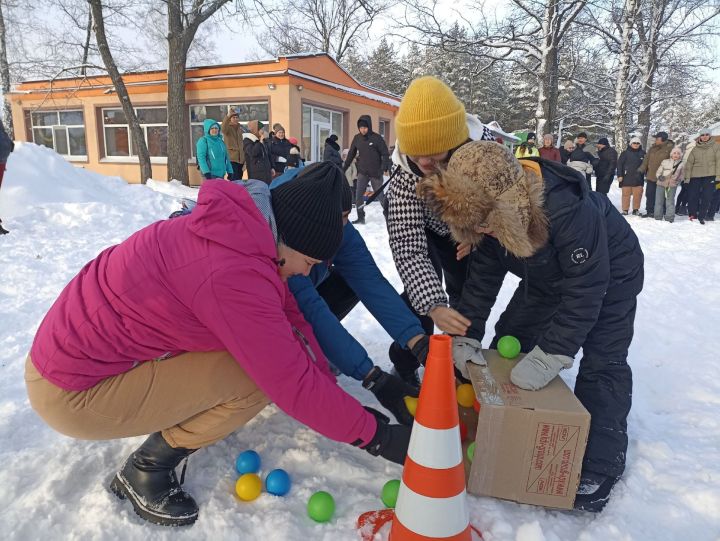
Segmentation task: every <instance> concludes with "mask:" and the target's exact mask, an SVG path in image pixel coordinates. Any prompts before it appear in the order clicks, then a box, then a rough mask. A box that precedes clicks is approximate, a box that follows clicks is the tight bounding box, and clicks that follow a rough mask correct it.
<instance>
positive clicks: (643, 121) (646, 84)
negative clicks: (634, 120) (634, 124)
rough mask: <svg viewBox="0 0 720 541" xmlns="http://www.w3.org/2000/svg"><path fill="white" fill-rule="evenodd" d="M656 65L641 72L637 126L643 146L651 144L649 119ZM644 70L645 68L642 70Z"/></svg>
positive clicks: (646, 146) (647, 146)
mask: <svg viewBox="0 0 720 541" xmlns="http://www.w3.org/2000/svg"><path fill="white" fill-rule="evenodd" d="M656 70H657V67H655V68H650V69H648V70H647V71H646V72H645V73H643V77H642V87H641V88H640V110H639V112H638V128H639V129H640V132H641V134H642V135H641V139H642V141H643V145H645V148H649V146H650V145H651V144H652V142H651V141H649V138H650V121H651V109H652V101H653V83H654V82H655V73H656ZM643 71H645V70H643Z"/></svg>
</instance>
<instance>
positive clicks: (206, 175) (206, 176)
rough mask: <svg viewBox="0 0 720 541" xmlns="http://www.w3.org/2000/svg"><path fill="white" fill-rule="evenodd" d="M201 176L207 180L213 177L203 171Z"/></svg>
mask: <svg viewBox="0 0 720 541" xmlns="http://www.w3.org/2000/svg"><path fill="white" fill-rule="evenodd" d="M203 176H204V177H205V178H206V179H208V180H211V179H212V178H213V176H212V175H211V174H210V173H205V174H204V175H203Z"/></svg>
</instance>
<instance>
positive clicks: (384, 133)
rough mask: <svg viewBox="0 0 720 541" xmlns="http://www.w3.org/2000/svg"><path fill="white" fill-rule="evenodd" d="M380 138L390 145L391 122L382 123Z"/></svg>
mask: <svg viewBox="0 0 720 541" xmlns="http://www.w3.org/2000/svg"><path fill="white" fill-rule="evenodd" d="M379 130H380V137H382V138H383V139H385V143H389V141H388V137H389V136H390V122H389V121H387V120H381V121H380V127H379Z"/></svg>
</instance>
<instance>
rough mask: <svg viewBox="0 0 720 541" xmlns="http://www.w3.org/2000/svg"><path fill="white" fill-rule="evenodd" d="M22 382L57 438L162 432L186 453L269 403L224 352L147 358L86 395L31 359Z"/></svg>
mask: <svg viewBox="0 0 720 541" xmlns="http://www.w3.org/2000/svg"><path fill="white" fill-rule="evenodd" d="M25 384H26V385H27V391H28V397H29V398H30V404H31V405H32V407H33V409H34V410H35V411H36V412H37V413H38V415H40V417H42V418H43V420H45V422H46V423H47V424H48V425H50V426H51V427H52V428H54V429H55V430H57V431H58V432H60V433H62V434H65V435H67V436H71V437H73V438H79V439H86V440H106V439H115V438H126V437H130V436H140V435H144V434H150V433H152V432H157V431H162V435H163V437H164V438H165V441H167V442H168V443H169V444H170V445H171V446H172V447H183V448H185V449H199V448H201V447H207V446H208V445H211V444H213V443H215V442H216V441H220V440H221V439H223V438H224V437H226V436H227V435H228V434H231V433H232V432H233V431H235V430H237V429H238V428H239V427H241V426H243V425H244V424H245V423H247V422H248V421H249V420H250V419H252V418H253V417H255V416H256V415H257V414H258V413H259V412H260V411H261V410H262V409H263V408H264V407H265V406H266V405H267V404H268V402H269V400H268V398H267V397H266V396H265V394H264V393H263V392H262V391H261V390H259V389H258V388H257V387H256V385H255V383H254V382H253V381H252V380H251V379H250V377H249V376H248V375H247V374H246V373H245V371H244V370H243V369H242V368H241V367H240V365H239V364H238V363H237V362H236V361H235V359H233V357H232V356H230V354H229V353H228V352H226V351H214V352H209V353H185V354H183V355H178V356H177V357H173V358H171V359H166V360H163V361H147V362H144V363H141V364H139V365H138V366H137V367H135V368H133V369H132V370H130V371H129V372H125V373H124V374H120V375H117V376H113V377H110V378H107V379H105V380H103V381H101V382H100V383H98V384H97V385H95V386H94V387H92V388H90V389H87V390H85V391H66V390H65V389H61V388H60V387H57V386H56V385H54V384H52V383H50V382H49V381H47V380H46V379H45V378H43V377H42V376H41V375H40V373H39V372H38V371H37V369H36V368H35V366H34V365H33V364H32V362H31V360H30V357H29V356H28V358H27V360H26V361H25Z"/></svg>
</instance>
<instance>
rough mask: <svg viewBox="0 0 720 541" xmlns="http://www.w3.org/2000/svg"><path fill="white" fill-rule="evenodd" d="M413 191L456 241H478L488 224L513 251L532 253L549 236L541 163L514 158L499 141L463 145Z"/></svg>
mask: <svg viewBox="0 0 720 541" xmlns="http://www.w3.org/2000/svg"><path fill="white" fill-rule="evenodd" d="M417 190H418V195H419V197H420V198H421V199H423V200H424V201H425V202H426V203H427V205H428V207H429V208H430V209H432V210H433V212H435V213H436V214H437V216H439V217H440V218H441V219H442V220H443V221H444V222H446V223H447V224H448V226H449V227H450V232H451V233H452V236H453V237H454V238H455V240H456V241H458V242H466V243H470V244H477V243H479V242H480V241H481V240H482V238H483V233H482V230H483V229H487V230H490V231H492V232H493V235H494V236H495V237H496V238H497V239H498V241H499V242H500V244H502V245H503V246H504V247H505V248H506V249H507V250H508V251H509V252H511V253H512V254H513V255H515V256H517V257H530V256H532V255H533V254H534V253H535V252H536V251H537V250H539V249H540V248H541V247H542V246H544V245H545V243H546V242H547V240H548V219H547V217H546V215H545V211H544V208H543V207H544V185H543V180H542V174H541V171H540V166H539V164H538V163H537V162H535V161H530V160H522V161H519V160H517V159H515V158H514V157H513V155H512V153H511V152H510V150H509V149H507V148H506V147H505V146H503V145H499V144H498V143H495V142H492V141H472V142H470V143H467V144H465V145H463V146H461V147H460V148H459V149H457V150H456V151H455V153H454V154H453V156H452V158H451V159H450V161H449V163H448V166H447V169H445V170H443V171H441V172H439V173H437V174H435V175H432V176H430V177H428V178H425V179H423V180H422V181H421V182H419V183H418V187H417Z"/></svg>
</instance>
